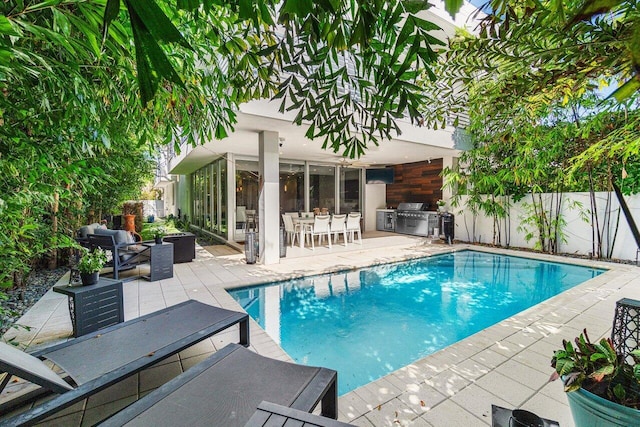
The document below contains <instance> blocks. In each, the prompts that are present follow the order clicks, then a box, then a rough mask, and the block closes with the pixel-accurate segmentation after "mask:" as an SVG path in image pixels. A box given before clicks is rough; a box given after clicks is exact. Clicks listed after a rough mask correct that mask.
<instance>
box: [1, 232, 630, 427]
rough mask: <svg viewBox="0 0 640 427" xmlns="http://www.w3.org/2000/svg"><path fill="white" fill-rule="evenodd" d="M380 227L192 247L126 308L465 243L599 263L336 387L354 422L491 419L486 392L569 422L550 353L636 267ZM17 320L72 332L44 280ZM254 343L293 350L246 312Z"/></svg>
mask: <svg viewBox="0 0 640 427" xmlns="http://www.w3.org/2000/svg"><path fill="white" fill-rule="evenodd" d="M377 235H379V236H381V237H374V238H366V239H364V240H363V244H362V245H358V244H349V246H348V247H344V246H343V245H334V246H333V248H332V249H331V250H329V249H328V248H316V250H315V251H311V250H310V249H301V248H288V254H287V255H288V256H287V258H284V259H281V263H280V264H277V265H270V266H264V265H259V264H256V265H247V264H246V263H245V262H244V256H243V255H242V254H228V255H220V256H214V255H212V254H211V253H210V252H208V251H207V250H205V249H203V248H201V247H198V250H197V259H196V260H195V261H194V262H191V263H185V264H176V265H175V266H174V277H173V278H172V279H167V280H161V281H158V282H147V281H144V280H135V281H131V282H127V283H125V285H124V305H125V312H126V313H125V320H128V319H132V318H135V317H137V316H141V315H144V314H146V313H149V312H153V311H156V310H158V309H161V308H164V307H166V306H170V305H174V304H177V303H179V302H181V301H184V300H187V299H197V300H200V301H202V302H205V303H208V304H212V305H216V306H221V307H225V308H229V309H234V310H241V307H240V306H239V305H238V304H237V303H236V301H235V300H233V299H232V298H231V296H229V294H228V293H227V292H226V291H225V289H229V288H234V287H241V286H247V285H252V284H259V283H267V282H271V281H276V280H281V279H287V278H291V277H299V276H305V275H311V274H318V273H327V272H332V271H337V270H344V269H352V268H358V267H363V266H368V265H373V264H380V263H387V262H393V261H398V260H402V259H409V258H414V257H422V256H428V255H432V254H437V253H442V252H448V251H451V250H461V249H467V248H472V249H475V250H486V251H491V252H498V253H504V254H509V255H514V254H515V255H520V256H523V255H526V256H531V257H533V258H537V259H543V260H549V261H561V262H571V263H576V264H581V265H587V266H590V267H601V268H606V269H609V271H608V272H606V273H604V274H602V275H600V276H598V277H597V278H594V279H592V280H590V281H588V282H585V283H583V284H581V285H579V286H577V287H574V288H573V289H571V290H569V291H567V292H564V293H563V294H561V295H558V296H556V297H554V298H551V299H549V300H547V301H544V302H543V303H541V304H538V305H536V306H534V307H532V308H530V309H528V310H526V311H524V312H522V313H519V314H518V315H516V316H513V317H511V318H509V319H507V320H504V321H503V322H500V323H499V324H496V325H494V326H491V327H489V328H487V329H485V330H483V331H481V332H479V333H477V334H475V335H473V336H471V337H469V338H467V339H465V340H463V341H460V342H458V343H456V344H454V345H452V346H450V347H447V348H445V349H444V350H441V351H439V352H437V353H435V354H433V355H430V356H428V357H426V358H424V359H421V360H419V361H416V362H415V363H413V364H411V365H409V366H406V367H404V368H401V369H399V370H397V371H395V372H393V373H391V374H389V375H387V376H385V377H383V378H381V379H379V380H377V381H374V382H372V383H370V384H367V385H365V386H363V387H360V388H358V389H356V390H354V391H352V392H350V393H348V394H346V395H344V396H342V397H340V399H339V411H340V420H342V421H346V422H350V423H353V424H355V425H358V426H368V427H369V426H408V425H411V426H434V427H439V426H464V427H470V426H487V425H491V404H495V405H499V406H503V407H507V408H516V407H520V408H523V409H527V410H530V411H532V412H535V413H537V414H538V415H540V416H542V417H545V418H549V419H554V420H556V421H559V422H560V425H561V426H562V427H572V426H573V425H574V424H573V421H572V419H571V414H570V411H569V408H568V406H567V398H566V396H565V393H564V392H563V390H562V385H561V384H560V383H559V382H555V383H547V381H548V378H549V376H550V374H551V373H552V368H551V367H550V360H551V356H552V355H553V351H554V350H556V349H559V348H560V346H561V343H562V340H563V339H573V338H574V337H575V336H577V335H578V334H579V333H580V331H581V330H582V329H583V328H585V327H586V328H587V329H588V331H589V333H590V336H591V338H592V339H596V338H598V337H601V336H607V335H609V334H610V329H611V324H612V319H613V313H614V308H615V302H616V301H617V300H619V299H620V298H623V297H628V298H636V299H640V278H639V277H638V272H639V271H640V270H638V268H637V267H635V266H630V265H621V264H613V263H602V262H593V261H584V260H577V259H567V258H562V257H555V256H547V255H538V254H528V253H527V254H523V253H521V252H514V251H508V250H496V249H487V248H482V247H475V246H473V247H470V246H467V245H454V246H447V245H442V244H431V243H429V242H427V241H426V240H425V239H423V238H414V237H409V236H401V235H396V234H386V233H383V234H377ZM365 237H366V236H365ZM143 268H144V267H143ZM19 323H20V324H21V325H25V326H29V327H30V329H29V330H26V329H18V330H11V331H10V332H8V333H7V334H6V335H5V337H4V338H5V339H8V338H11V337H13V338H15V339H16V340H17V341H18V342H20V343H22V344H23V345H24V346H26V347H28V349H29V350H33V349H36V348H38V347H41V346H48V345H51V344H52V343H54V342H58V341H60V340H64V339H67V338H68V337H69V336H70V335H71V322H70V319H69V312H68V307H67V299H66V297H65V296H63V295H60V294H55V293H53V292H52V291H49V292H48V293H47V294H46V295H45V296H44V297H43V298H42V299H41V300H40V301H39V302H38V303H37V304H36V305H35V306H34V307H33V308H32V309H31V310H30V311H29V312H28V313H26V314H25V315H24V316H23V317H22V319H20V321H19ZM234 339H237V332H236V331H230V332H228V333H224V334H221V335H217V336H215V337H213V338H211V339H210V340H206V341H205V342H203V343H201V344H198V345H196V346H194V348H191V349H189V350H188V351H185V352H183V353H181V354H180V355H179V357H175V358H171V359H169V360H167V361H165V362H163V363H162V364H160V365H159V366H155V367H153V368H150V369H148V370H146V371H144V372H142V373H140V374H139V375H138V376H137V377H136V378H133V379H132V380H131V381H126V384H122V385H117V386H113V387H111V388H110V389H107V390H105V391H104V392H102V393H99V394H98V395H96V396H94V397H92V398H90V399H87V401H85V402H82V403H78V404H76V405H74V406H73V407H71V408H69V409H67V410H65V411H64V412H63V413H61V414H60V415H59V418H57V419H56V420H53V421H52V422H51V423H49V424H64V425H92V424H93V423H95V422H96V421H98V420H100V419H104V418H105V417H107V416H108V415H110V414H112V413H114V412H115V411H117V410H119V409H121V408H123V407H124V406H126V405H128V404H130V403H131V402H132V401H134V400H136V399H138V398H139V397H141V396H143V395H144V394H146V393H148V392H149V391H150V390H152V389H154V388H156V387H158V386H159V385H160V384H162V383H164V382H166V381H168V380H169V379H170V378H172V377H174V376H176V375H178V374H179V373H180V372H181V371H183V370H184V369H187V368H189V367H190V366H193V365H194V364H195V363H197V362H198V361H200V360H202V359H203V358H204V357H206V356H207V355H208V354H210V353H211V352H213V351H216V350H217V349H219V348H221V347H223V346H224V345H226V344H227V343H228V342H230V341H232V340H234ZM251 348H252V349H253V350H254V351H256V352H258V353H260V354H263V355H267V356H270V357H274V358H278V359H281V360H290V358H289V357H288V355H287V354H286V353H285V352H284V351H283V350H282V349H281V348H280V347H279V346H278V345H277V344H276V343H275V342H274V341H273V340H272V339H271V338H270V337H269V336H268V335H267V334H266V333H265V332H264V331H263V330H262V329H261V328H260V327H259V326H258V324H257V323H255V322H253V321H252V323H251ZM0 400H1V399H0Z"/></svg>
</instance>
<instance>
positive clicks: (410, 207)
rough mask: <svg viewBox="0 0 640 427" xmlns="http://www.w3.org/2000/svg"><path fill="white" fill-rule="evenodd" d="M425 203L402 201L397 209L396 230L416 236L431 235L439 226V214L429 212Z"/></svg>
mask: <svg viewBox="0 0 640 427" xmlns="http://www.w3.org/2000/svg"><path fill="white" fill-rule="evenodd" d="M425 206H426V205H425V204H424V203H400V204H399V205H398V209H397V211H396V232H397V233H403V234H411V235H414V236H431V235H433V231H434V228H438V214H437V213H436V212H427V211H424V210H423V208H424V207H425Z"/></svg>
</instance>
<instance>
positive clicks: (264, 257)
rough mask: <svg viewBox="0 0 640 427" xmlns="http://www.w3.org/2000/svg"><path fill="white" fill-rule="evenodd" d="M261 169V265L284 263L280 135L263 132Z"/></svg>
mask: <svg viewBox="0 0 640 427" xmlns="http://www.w3.org/2000/svg"><path fill="white" fill-rule="evenodd" d="M258 140H259V153H260V158H259V161H258V168H259V171H260V183H259V191H260V195H259V197H260V198H259V204H258V209H259V211H258V220H259V225H258V230H259V233H258V235H259V242H260V262H261V263H262V264H265V265H266V264H278V263H279V262H280V235H279V233H280V154H279V147H280V145H279V144H280V141H279V139H278V133H277V132H271V131H262V132H260V135H259V139H258Z"/></svg>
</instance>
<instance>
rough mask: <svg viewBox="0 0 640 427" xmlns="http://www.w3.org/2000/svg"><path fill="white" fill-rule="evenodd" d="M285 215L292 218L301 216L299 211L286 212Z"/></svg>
mask: <svg viewBox="0 0 640 427" xmlns="http://www.w3.org/2000/svg"><path fill="white" fill-rule="evenodd" d="M284 214H285V215H289V216H290V217H292V218H298V217H299V213H298V212H285V213H284Z"/></svg>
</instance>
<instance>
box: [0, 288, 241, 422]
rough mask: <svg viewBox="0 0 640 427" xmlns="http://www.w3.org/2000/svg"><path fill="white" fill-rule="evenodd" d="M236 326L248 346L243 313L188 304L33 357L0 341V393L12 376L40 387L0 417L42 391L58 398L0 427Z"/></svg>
mask: <svg viewBox="0 0 640 427" xmlns="http://www.w3.org/2000/svg"><path fill="white" fill-rule="evenodd" d="M236 324H237V325H238V328H239V342H240V344H242V345H243V346H248V345H249V317H248V315H247V314H246V313H240V312H235V311H231V310H226V309H222V308H218V307H213V306H210V305H207V304H203V303H201V302H198V301H195V300H189V301H185V302H183V303H180V304H177V305H174V306H171V307H167V308H165V309H163V310H160V311H156V312H154V313H151V314H148V315H146V316H142V317H139V318H137V319H132V320H129V321H127V322H124V323H119V324H117V325H114V326H111V327H108V328H105V329H101V330H100V331H98V332H96V333H95V334H89V335H85V336H83V337H80V338H76V339H73V340H70V341H68V342H65V343H62V344H59V345H55V346H52V347H49V348H45V349H44V350H41V351H38V352H35V353H33V354H32V355H29V354H27V353H24V352H22V351H20V350H18V349H16V348H14V347H13V346H10V345H8V344H4V343H0V372H6V373H8V375H5V378H4V380H3V381H2V382H1V383H0V391H2V389H4V388H5V387H6V385H7V384H8V383H9V381H10V379H11V378H12V376H16V377H20V378H23V379H25V380H27V381H30V382H32V383H34V384H37V385H38V386H40V388H39V389H38V390H36V392H34V393H30V394H28V395H27V396H22V397H21V398H16V399H14V400H12V401H9V402H7V403H5V404H3V405H1V406H0V414H6V413H7V411H8V410H9V409H11V408H14V407H15V406H17V405H23V404H25V400H29V401H31V400H33V399H34V398H35V397H38V396H41V395H42V394H43V392H47V391H48V392H52V393H56V394H58V395H57V396H55V397H53V398H52V399H51V400H48V401H46V402H45V403H42V404H40V405H38V406H35V407H33V408H32V409H29V410H27V411H25V412H23V413H20V414H18V415H16V416H14V417H13V418H9V419H2V417H1V415H0V425H3V426H17V425H33V424H35V423H37V422H39V421H42V420H44V419H46V418H47V417H49V416H50V415H53V414H55V413H56V412H59V411H61V410H62V409H64V408H67V407H69V406H71V405H72V404H74V403H76V402H79V401H81V400H83V399H85V398H87V397H89V396H91V395H93V394H95V393H97V392H99V391H101V390H104V389H105V388H107V387H109V386H111V385H113V384H116V383H118V382H120V381H122V380H123V379H125V378H127V377H129V376H131V375H133V374H136V373H137V372H140V371H142V370H143V369H145V368H148V367H149V366H152V365H154V364H156V363H158V362H160V361H161V360H164V359H166V358H168V357H170V356H172V355H174V354H177V353H179V352H180V351H182V350H184V349H186V348H189V347H191V346H192V345H194V344H196V343H198V342H200V341H202V340H204V339H206V338H208V337H211V336H212V335H214V334H216V333H218V332H221V331H223V330H225V329H228V328H229V327H231V326H234V325H236ZM44 359H47V360H49V361H51V362H53V363H54V364H55V365H57V366H58V367H60V368H61V369H62V370H64V372H65V373H66V374H67V375H68V378H65V380H64V381H63V379H62V378H61V377H59V376H58V375H57V374H55V373H54V372H53V371H52V370H51V369H49V367H48V366H47V365H45V364H44V363H43V362H42V360H44Z"/></svg>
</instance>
